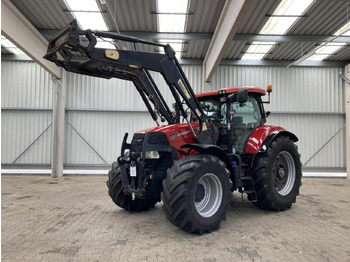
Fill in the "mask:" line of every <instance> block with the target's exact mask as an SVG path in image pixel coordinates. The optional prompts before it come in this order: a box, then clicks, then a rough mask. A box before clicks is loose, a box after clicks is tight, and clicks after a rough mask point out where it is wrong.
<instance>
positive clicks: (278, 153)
mask: <svg viewBox="0 0 350 262" xmlns="http://www.w3.org/2000/svg"><path fill="white" fill-rule="evenodd" d="M301 176H302V172H301V163H300V155H299V153H298V148H297V146H296V145H295V144H294V142H293V141H292V140H291V139H290V138H289V137H286V136H281V137H277V138H276V139H275V140H274V141H273V142H272V143H271V144H270V146H269V147H268V149H267V150H266V152H265V153H264V154H262V155H258V156H256V159H255V161H254V167H253V181H254V186H255V190H256V193H257V202H255V203H254V204H255V205H256V206H258V207H260V208H263V209H268V210H277V211H280V210H286V209H288V208H290V207H291V206H292V204H293V203H295V201H296V197H297V196H298V195H299V188H300V186H301ZM248 197H249V198H252V196H248Z"/></svg>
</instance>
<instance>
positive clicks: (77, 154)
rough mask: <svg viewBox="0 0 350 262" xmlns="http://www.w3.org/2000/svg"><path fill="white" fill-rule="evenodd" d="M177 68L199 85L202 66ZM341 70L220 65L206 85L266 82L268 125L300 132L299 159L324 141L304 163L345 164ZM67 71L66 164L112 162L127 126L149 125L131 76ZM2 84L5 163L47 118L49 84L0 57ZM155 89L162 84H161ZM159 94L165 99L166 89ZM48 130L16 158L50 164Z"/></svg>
mask: <svg viewBox="0 0 350 262" xmlns="http://www.w3.org/2000/svg"><path fill="white" fill-rule="evenodd" d="M183 68H184V71H185V73H186V75H187V76H188V78H189V81H190V82H191V84H192V86H193V88H194V89H195V91H196V92H201V91H203V90H202V89H201V88H202V69H201V66H184V67H183ZM339 71H342V68H303V67H298V68H279V67H248V66H247V67H234V66H220V67H219V68H218V70H217V72H216V73H215V74H214V76H213V80H212V82H211V86H212V89H213V90H214V89H219V88H222V87H228V86H239V85H250V86H260V87H265V86H266V85H267V84H272V85H273V93H272V95H271V104H270V105H266V110H270V111H272V114H271V115H270V117H269V118H268V124H273V125H280V126H282V127H285V128H286V129H288V130H290V131H291V132H293V133H295V134H296V135H297V136H298V137H299V140H300V141H299V142H298V143H297V144H298V146H299V149H300V153H301V156H302V162H303V163H306V162H307V161H308V160H309V159H310V158H311V157H312V156H313V155H314V154H315V153H316V152H317V151H318V150H319V149H321V148H322V147H323V148H322V149H321V150H320V151H319V153H317V154H316V156H315V157H314V158H312V159H311V160H310V161H309V162H308V163H307V165H306V166H305V167H306V168H323V169H324V168H333V169H337V170H339V169H343V170H344V169H345V148H344V145H345V132H344V131H345V130H344V128H343V129H342V127H343V126H344V121H345V119H344V86H343V83H342V81H341V80H340V78H339V77H338V72H339ZM67 77H68V78H67V91H66V108H67V110H66V142H65V143H66V159H65V165H66V167H68V166H80V167H82V166H97V165H106V164H105V163H107V164H108V165H110V163H112V162H113V161H114V160H115V159H116V158H117V156H118V155H119V154H120V145H121V141H122V139H123V136H124V133H125V132H129V134H130V135H129V141H130V139H131V136H132V134H133V133H134V132H136V131H139V130H143V129H145V128H148V127H154V126H155V123H154V122H153V121H152V119H151V117H150V115H149V114H148V112H147V111H146V108H145V106H144V105H143V102H142V101H141V99H140V98H139V95H138V93H137V91H136V90H135V88H134V87H133V86H132V84H131V83H129V82H126V81H120V80H116V79H111V80H104V79H98V78H92V77H87V76H82V75H77V74H70V73H68V74H67ZM155 80H156V82H160V81H161V78H160V77H155ZM1 84H2V91H1V92H2V96H1V97H2V119H1V121H2V125H1V128H2V143H1V150H2V159H1V161H2V164H11V163H12V162H13V161H14V160H15V159H16V158H17V157H18V156H19V155H21V153H22V152H23V151H24V150H25V149H26V148H27V147H28V146H29V145H31V143H33V142H34V141H35V140H36V139H37V138H38V136H39V135H40V134H41V133H42V132H43V131H44V130H45V128H47V127H48V126H49V125H50V124H51V122H52V110H51V108H52V95H53V94H52V90H53V87H52V83H51V80H50V79H49V74H48V73H46V72H45V71H44V70H43V69H42V68H41V67H40V66H38V65H37V64H35V63H33V62H2V80H1ZM161 89H162V90H166V87H165V84H164V83H162V84H161ZM165 97H166V99H167V100H168V101H170V100H171V99H170V95H169V94H165ZM29 108H31V110H28V109H29ZM68 123H69V124H68ZM339 130H340V131H339ZM338 131H339V132H338ZM51 132H52V130H51V127H49V128H48V129H47V130H46V132H44V133H43V135H42V136H40V137H39V138H38V139H37V140H36V141H35V142H34V143H33V145H32V146H31V147H29V149H28V150H27V151H25V153H24V154H23V155H22V156H21V157H20V158H18V160H17V161H16V162H15V163H14V164H34V165H43V164H44V165H49V164H50V151H51ZM337 132H338V133H337ZM329 140H330V141H329ZM327 141H329V142H328V143H327ZM325 144H326V145H325ZM324 145H325V146H324Z"/></svg>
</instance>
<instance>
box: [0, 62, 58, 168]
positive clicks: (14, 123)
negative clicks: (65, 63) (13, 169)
mask: <svg viewBox="0 0 350 262" xmlns="http://www.w3.org/2000/svg"><path fill="white" fill-rule="evenodd" d="M1 76H2V77H1V107H2V110H1V153H2V154H1V163H2V164H15V165H16V164H35V165H50V162H51V161H50V151H51V132H52V130H51V127H50V124H51V123H52V110H51V108H52V84H51V80H50V76H49V74H48V73H47V72H46V71H45V70H44V69H43V68H42V67H40V66H39V65H38V64H36V63H33V62H1Z"/></svg>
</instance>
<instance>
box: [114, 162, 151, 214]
mask: <svg viewBox="0 0 350 262" xmlns="http://www.w3.org/2000/svg"><path fill="white" fill-rule="evenodd" d="M107 187H108V194H109V196H110V197H111V198H112V200H113V202H114V203H115V204H116V205H117V206H119V207H121V208H124V209H126V210H128V211H135V212H141V211H146V210H148V209H150V208H154V206H155V204H156V203H157V202H158V201H157V200H155V199H138V198H136V199H135V200H132V198H131V196H129V195H124V192H123V191H122V178H121V173H120V167H119V165H118V163H116V162H114V163H113V165H112V169H111V170H110V171H109V173H108V181H107Z"/></svg>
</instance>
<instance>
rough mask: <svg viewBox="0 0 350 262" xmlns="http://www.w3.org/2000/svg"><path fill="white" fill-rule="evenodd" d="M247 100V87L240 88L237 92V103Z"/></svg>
mask: <svg viewBox="0 0 350 262" xmlns="http://www.w3.org/2000/svg"><path fill="white" fill-rule="evenodd" d="M247 100H248V89H246V88H240V89H238V92H237V102H238V103H240V104H241V103H245V102H247Z"/></svg>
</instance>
